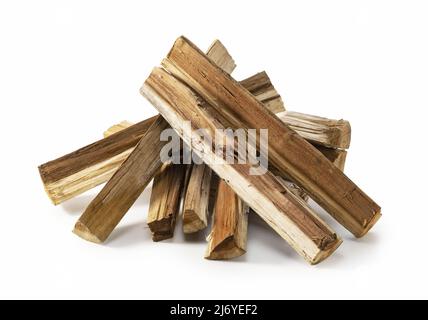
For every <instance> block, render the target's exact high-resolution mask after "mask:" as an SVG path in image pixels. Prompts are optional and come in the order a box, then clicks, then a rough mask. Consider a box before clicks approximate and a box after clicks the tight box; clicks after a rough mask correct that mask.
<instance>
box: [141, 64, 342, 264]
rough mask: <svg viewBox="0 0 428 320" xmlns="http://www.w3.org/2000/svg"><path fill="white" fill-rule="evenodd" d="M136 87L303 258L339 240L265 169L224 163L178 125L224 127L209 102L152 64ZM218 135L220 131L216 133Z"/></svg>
mask: <svg viewBox="0 0 428 320" xmlns="http://www.w3.org/2000/svg"><path fill="white" fill-rule="evenodd" d="M141 93H142V94H143V96H145V97H146V98H147V99H148V100H149V101H150V102H151V103H152V104H153V105H154V106H155V107H156V109H157V110H158V111H159V113H160V114H161V115H162V116H163V117H164V118H165V119H166V120H167V121H168V122H169V123H170V125H171V126H172V127H173V128H174V129H175V130H176V132H177V133H178V134H179V135H180V136H181V138H182V139H183V140H184V141H185V142H186V143H187V144H188V145H189V146H191V148H192V150H193V151H194V152H196V154H197V155H198V157H200V158H201V159H202V160H203V161H204V163H206V164H207V165H209V166H210V167H211V169H213V170H214V171H215V172H216V173H217V174H218V175H219V176H220V177H221V178H222V179H225V181H226V182H227V183H228V184H229V185H230V186H231V188H232V189H233V191H234V192H235V193H236V194H237V195H238V196H239V197H240V198H241V199H243V200H244V201H245V202H246V203H248V205H249V206H250V207H251V208H253V209H254V210H255V211H256V212H257V213H258V214H259V215H260V216H261V217H262V218H263V219H264V220H265V221H266V222H267V223H268V224H269V225H270V226H271V227H272V228H273V229H274V230H275V231H276V232H278V233H279V234H280V235H281V236H282V237H283V238H284V239H285V240H286V241H287V242H288V243H289V244H290V245H291V246H292V247H293V248H294V249H295V250H296V251H297V252H298V253H299V254H300V255H302V256H303V257H304V258H305V259H306V260H307V261H308V262H310V263H312V264H314V263H318V262H320V261H322V260H323V259H325V258H326V257H328V256H329V255H330V254H331V253H332V252H333V251H334V250H335V249H336V248H337V247H338V246H339V245H340V243H341V240H340V239H339V238H338V236H337V235H336V234H335V233H334V231H332V230H331V229H330V228H329V227H328V226H327V225H326V224H325V223H324V222H323V221H322V220H320V219H319V218H318V217H317V216H316V214H315V213H314V212H313V211H312V210H311V209H310V208H309V207H308V206H307V204H306V203H304V202H303V201H302V200H301V199H299V198H298V197H296V196H295V195H294V194H293V193H292V192H291V191H289V190H288V189H287V188H286V187H284V186H283V185H282V184H281V183H279V182H278V180H277V179H276V178H275V177H274V176H273V175H272V174H271V173H269V172H267V173H266V174H264V175H257V176H255V175H251V174H250V173H249V171H250V168H251V165H250V164H238V163H234V164H229V163H227V162H226V161H225V159H224V158H223V157H221V156H219V155H218V154H216V153H215V152H214V150H213V145H209V144H208V143H207V142H206V141H204V139H202V140H201V139H199V140H198V136H197V135H193V134H192V133H189V132H187V131H186V130H181V127H182V125H183V124H184V123H185V122H186V121H190V120H191V124H192V127H193V128H194V129H200V128H204V129H205V130H208V132H209V133H210V134H211V136H213V137H214V136H215V135H214V130H215V129H224V127H223V126H222V125H221V122H220V121H219V118H215V117H214V116H213V115H212V113H208V112H207V108H209V107H210V106H209V104H208V103H206V102H205V101H204V100H203V99H202V98H201V97H200V96H198V95H197V94H195V93H194V92H193V91H192V90H191V89H190V88H188V87H187V86H186V85H184V84H183V83H182V82H181V81H179V80H177V79H175V78H174V77H173V76H172V75H170V74H169V73H167V72H166V71H164V70H162V69H160V68H155V69H154V70H153V71H152V74H151V75H150V76H149V78H148V79H147V80H146V81H145V83H144V85H143V87H142V88H141ZM192 138H193V139H192ZM199 138H200V137H199ZM220 138H221V139H224V138H225V137H224V136H221V135H220Z"/></svg>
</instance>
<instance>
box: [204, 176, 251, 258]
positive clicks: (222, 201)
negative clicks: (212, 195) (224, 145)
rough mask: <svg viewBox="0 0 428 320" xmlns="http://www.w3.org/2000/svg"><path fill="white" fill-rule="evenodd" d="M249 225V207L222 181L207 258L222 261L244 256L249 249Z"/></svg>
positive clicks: (220, 182)
mask: <svg viewBox="0 0 428 320" xmlns="http://www.w3.org/2000/svg"><path fill="white" fill-rule="evenodd" d="M247 225H248V206H247V205H245V203H244V202H243V201H242V200H241V199H240V198H239V197H238V195H237V194H236V193H235V192H233V190H232V189H231V188H230V187H229V186H228V185H227V184H226V182H224V180H220V181H219V185H218V189H217V200H216V202H215V207H214V214H213V223H212V227H211V232H210V234H209V236H208V238H207V240H208V246H207V250H206V253H205V258H207V259H213V260H221V259H232V258H235V257H239V256H241V255H243V254H244V253H245V251H246V247H247Z"/></svg>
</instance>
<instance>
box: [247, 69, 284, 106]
mask: <svg viewBox="0 0 428 320" xmlns="http://www.w3.org/2000/svg"><path fill="white" fill-rule="evenodd" d="M240 83H241V85H242V86H243V87H244V88H245V89H247V90H248V91H250V92H251V94H252V95H253V96H254V97H255V98H256V99H257V100H259V101H260V102H261V103H263V105H264V106H265V107H266V108H268V109H269V110H270V111H272V112H273V113H278V112H283V111H285V107H284V102H283V101H282V99H281V96H280V95H279V93H278V92H277V91H276V89H275V88H274V86H273V84H272V82H271V81H270V79H269V77H268V75H267V74H266V72H265V71H263V72H259V73H257V74H255V75H254V76H251V77H249V78H247V79H245V80H242V81H241V82H240Z"/></svg>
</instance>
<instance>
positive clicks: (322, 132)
mask: <svg viewBox="0 0 428 320" xmlns="http://www.w3.org/2000/svg"><path fill="white" fill-rule="evenodd" d="M276 116H277V117H278V118H280V119H281V120H282V122H284V123H285V124H286V125H288V127H289V128H291V129H293V130H295V131H297V132H299V135H300V136H302V137H303V138H305V139H306V140H308V141H311V142H314V143H317V144H321V145H322V146H325V147H331V148H341V149H348V148H349V145H350V143H351V126H350V124H349V122H348V121H345V120H332V119H327V118H322V117H317V116H312V115H308V114H304V113H299V112H290V111H284V112H281V113H277V114H276Z"/></svg>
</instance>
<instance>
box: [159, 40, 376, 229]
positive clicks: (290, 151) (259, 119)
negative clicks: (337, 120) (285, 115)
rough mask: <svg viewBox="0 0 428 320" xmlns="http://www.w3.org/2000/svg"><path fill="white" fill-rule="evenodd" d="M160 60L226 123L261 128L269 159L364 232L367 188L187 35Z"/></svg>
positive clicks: (368, 215) (370, 207)
mask: <svg viewBox="0 0 428 320" xmlns="http://www.w3.org/2000/svg"><path fill="white" fill-rule="evenodd" d="M162 65H163V67H164V68H166V70H167V71H168V72H170V73H171V74H173V75H175V76H176V77H178V78H179V79H180V80H181V81H183V82H184V83H186V84H187V85H189V86H190V87H191V88H193V89H194V90H195V91H196V92H198V93H199V94H200V95H201V97H202V98H204V99H205V100H206V101H207V102H208V103H209V104H210V105H211V106H212V107H213V108H214V109H215V111H216V112H217V114H218V117H219V119H220V120H219V121H220V122H221V121H223V122H224V119H228V121H229V124H230V125H231V128H232V129H237V128H254V129H267V130H268V136H269V138H268V143H269V162H270V163H271V164H272V165H273V166H275V167H276V168H277V169H278V170H279V171H280V172H282V173H283V175H288V176H289V177H290V178H291V179H292V180H293V181H295V182H296V183H297V184H298V185H299V186H301V187H303V188H304V189H305V190H306V191H307V192H308V193H309V195H310V196H311V198H312V199H314V200H315V201H316V202H317V203H318V204H319V205H320V206H321V207H323V208H324V209H325V210H326V211H327V212H328V213H330V214H331V215H332V216H333V217H334V218H335V219H336V220H337V221H338V222H339V223H341V224H342V225H343V226H344V227H346V228H347V229H348V230H349V231H350V232H352V233H353V234H354V235H355V236H356V237H361V236H363V235H364V234H366V233H367V232H368V230H369V229H370V228H371V227H372V226H373V225H374V224H375V222H376V221H377V220H378V219H379V218H380V216H381V212H380V211H381V209H380V207H379V206H378V205H377V204H376V203H375V202H374V201H373V200H372V199H371V198H370V197H369V196H368V195H367V194H365V193H364V192H363V191H362V190H361V189H360V188H359V187H358V186H357V185H356V184H355V183H353V182H352V181H351V180H350V179H349V178H348V177H347V176H346V175H345V174H344V173H343V172H341V171H340V170H339V169H338V168H337V167H336V166H334V165H333V164H332V163H331V162H330V161H329V160H328V159H326V158H325V157H324V156H322V155H321V153H320V152H319V151H318V150H316V149H315V148H314V147H313V146H312V145H311V144H310V143H308V142H307V141H305V140H304V139H303V138H302V137H300V136H299V135H298V134H297V133H296V132H295V131H293V130H292V129H290V128H289V127H288V126H287V125H285V124H284V123H283V122H281V121H280V120H279V119H278V118H277V117H275V116H274V115H273V113H271V112H270V111H269V110H267V109H266V108H264V107H263V105H262V104H261V103H260V102H259V101H257V99H255V98H254V97H253V96H252V95H251V94H250V93H249V92H248V90H246V89H245V88H244V87H242V85H240V84H239V83H238V82H236V81H235V80H234V79H233V78H232V77H230V76H229V75H228V74H227V73H225V72H224V71H222V70H221V69H220V68H218V67H217V66H216V65H215V64H213V63H212V61H210V60H209V59H208V58H207V57H206V56H205V55H204V54H203V52H201V51H200V50H199V49H198V48H197V47H196V46H195V45H194V44H192V43H191V42H190V41H189V40H187V39H186V38H184V37H180V38H178V39H177V40H176V42H175V44H174V46H173V48H172V49H171V50H170V52H169V53H168V56H167V59H164V60H163V61H162ZM192 120H193V119H192ZM302 159H305V161H302Z"/></svg>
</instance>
